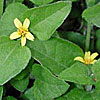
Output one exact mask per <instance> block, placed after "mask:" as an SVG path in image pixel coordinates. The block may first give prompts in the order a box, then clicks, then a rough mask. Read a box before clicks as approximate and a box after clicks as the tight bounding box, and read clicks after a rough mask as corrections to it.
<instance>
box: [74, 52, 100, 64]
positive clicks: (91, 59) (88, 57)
mask: <svg viewBox="0 0 100 100" xmlns="http://www.w3.org/2000/svg"><path fill="white" fill-rule="evenodd" d="M98 55H99V54H98V53H93V54H91V53H90V51H88V52H85V56H84V58H82V57H76V58H75V59H74V60H77V61H80V62H82V63H84V64H86V65H87V64H94V63H95V62H96V61H97V60H95V58H96V57H97V56H98Z"/></svg>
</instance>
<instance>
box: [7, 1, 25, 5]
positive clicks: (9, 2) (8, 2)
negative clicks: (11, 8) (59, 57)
mask: <svg viewBox="0 0 100 100" xmlns="http://www.w3.org/2000/svg"><path fill="white" fill-rule="evenodd" d="M23 1H24V0H6V1H5V4H6V6H8V5H9V4H11V3H15V2H20V3H22V2H23Z"/></svg>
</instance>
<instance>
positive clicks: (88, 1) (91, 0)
mask: <svg viewBox="0 0 100 100" xmlns="http://www.w3.org/2000/svg"><path fill="white" fill-rule="evenodd" d="M96 1H97V0H86V4H87V6H88V7H91V6H94V5H95V4H96Z"/></svg>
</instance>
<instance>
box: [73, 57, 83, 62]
mask: <svg viewBox="0 0 100 100" xmlns="http://www.w3.org/2000/svg"><path fill="white" fill-rule="evenodd" d="M74 60H77V61H80V62H82V63H85V61H84V59H83V58H82V57H76V58H75V59H74Z"/></svg>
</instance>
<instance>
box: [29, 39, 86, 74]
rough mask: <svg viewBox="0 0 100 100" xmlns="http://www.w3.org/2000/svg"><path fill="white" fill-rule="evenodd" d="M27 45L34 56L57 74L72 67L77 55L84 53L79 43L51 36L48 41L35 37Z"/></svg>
mask: <svg viewBox="0 0 100 100" xmlns="http://www.w3.org/2000/svg"><path fill="white" fill-rule="evenodd" d="M27 45H28V47H29V48H30V50H31V52H32V57H33V58H34V59H36V60H38V61H39V62H40V63H42V64H43V66H45V67H47V68H49V69H50V70H51V71H52V72H53V73H55V74H59V73H60V72H61V71H63V70H64V69H66V68H68V67H70V66H71V65H72V64H73V63H74V58H75V57H76V56H83V55H84V53H83V51H82V49H80V48H79V47H78V46H77V45H75V44H73V43H71V42H69V41H67V40H63V39H60V38H51V39H49V40H48V41H40V40H38V39H35V41H34V42H29V43H28V44H27Z"/></svg>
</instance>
